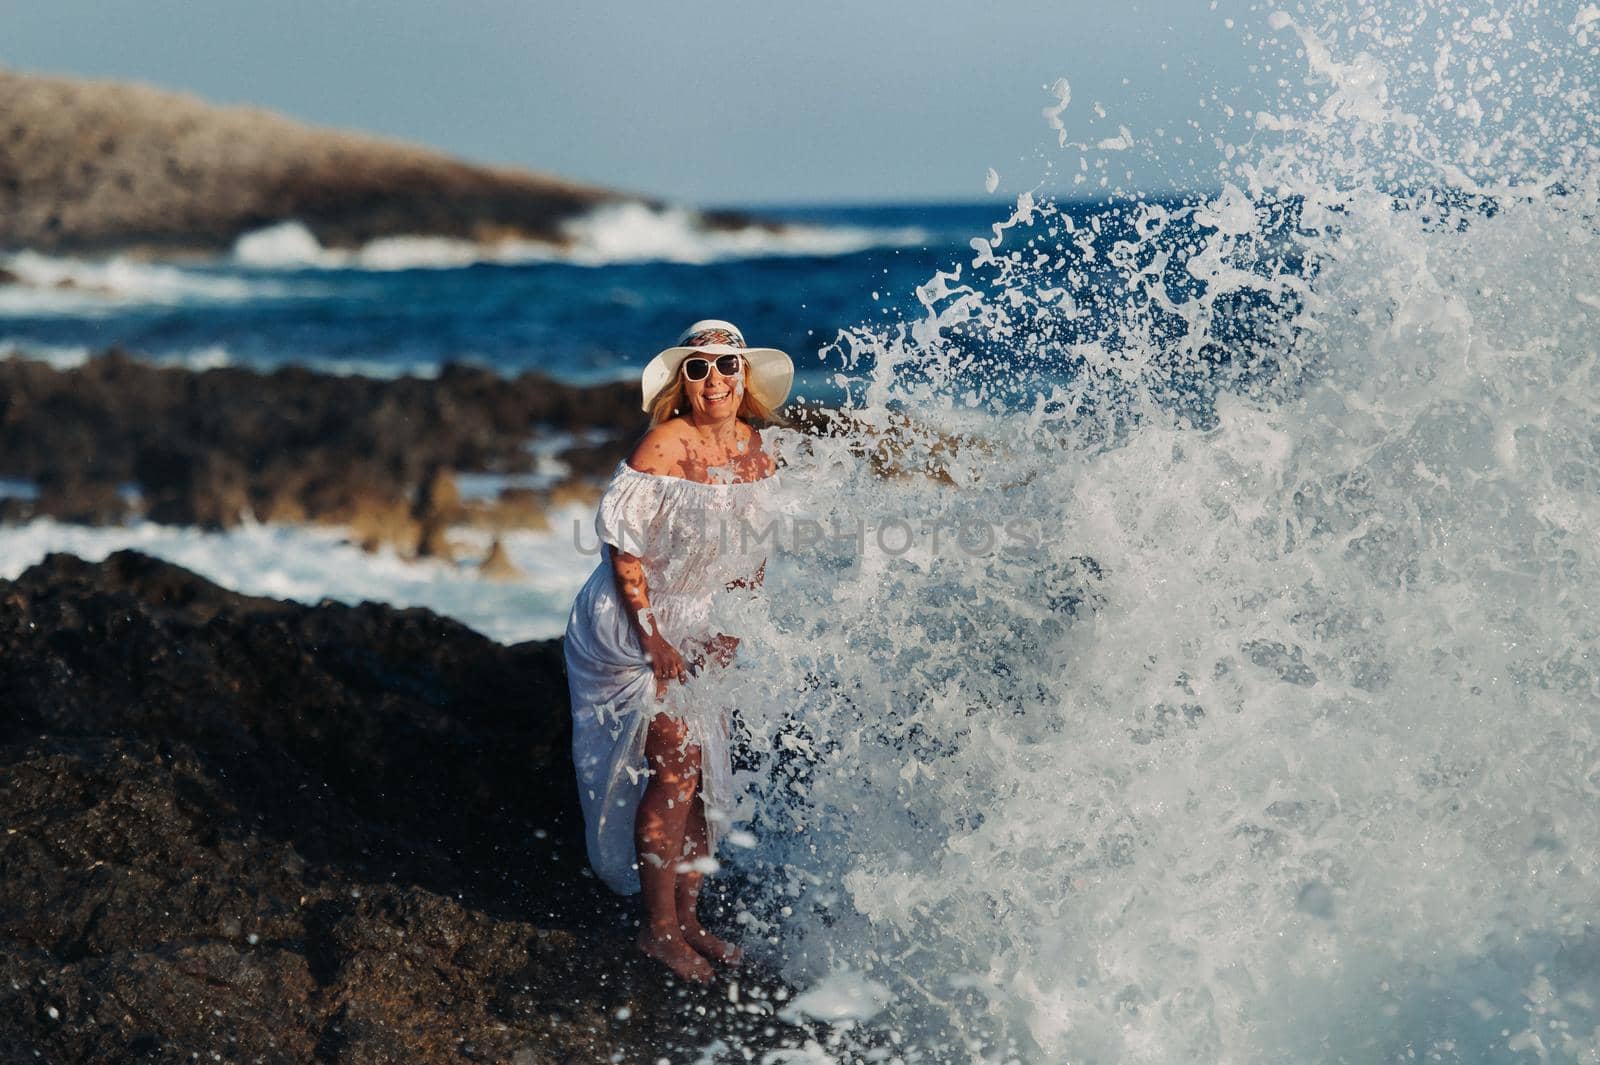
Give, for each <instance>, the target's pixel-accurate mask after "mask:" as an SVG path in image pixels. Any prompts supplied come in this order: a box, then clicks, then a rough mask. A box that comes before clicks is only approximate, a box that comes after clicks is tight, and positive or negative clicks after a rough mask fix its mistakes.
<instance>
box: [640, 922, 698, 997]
mask: <svg viewBox="0 0 1600 1065" xmlns="http://www.w3.org/2000/svg"><path fill="white" fill-rule="evenodd" d="M686 939H687V937H685V936H682V935H678V934H676V933H674V932H666V933H656V932H653V931H651V929H650V928H649V927H648V926H647V927H645V928H641V929H639V949H640V950H642V951H644V953H645V955H646V956H647V957H651V958H654V959H655V960H656V961H658V962H660V963H661V964H662V965H665V966H666V967H667V968H669V969H671V970H672V971H673V973H674V974H676V975H677V977H678V979H680V980H686V981H688V982H689V983H692V984H709V983H710V982H711V981H712V980H713V979H715V978H716V974H715V973H713V972H712V971H711V963H710V962H708V961H706V960H705V958H703V957H701V956H700V955H699V954H697V953H695V951H694V949H693V948H692V947H690V946H689V945H688V943H687V942H685V940H686Z"/></svg>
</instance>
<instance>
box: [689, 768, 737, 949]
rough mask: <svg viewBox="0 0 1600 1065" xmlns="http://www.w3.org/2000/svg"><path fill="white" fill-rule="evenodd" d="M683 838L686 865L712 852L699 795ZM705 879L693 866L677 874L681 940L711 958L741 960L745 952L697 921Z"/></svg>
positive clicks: (690, 812)
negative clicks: (701, 889) (702, 885)
mask: <svg viewBox="0 0 1600 1065" xmlns="http://www.w3.org/2000/svg"><path fill="white" fill-rule="evenodd" d="M684 838H685V846H686V847H687V848H688V853H686V854H685V855H684V857H683V860H684V862H685V864H689V863H693V862H694V860H695V859H696V858H700V857H703V856H705V855H707V854H710V853H711V848H710V845H709V843H708V842H707V841H708V838H709V837H708V834H707V832H706V804H705V801H704V800H703V799H702V798H701V797H700V796H699V795H696V796H695V797H694V802H693V803H692V804H691V806H690V810H689V820H688V823H687V824H686V825H685V826H684ZM704 879H705V874H704V873H700V872H696V871H695V870H693V869H687V868H686V869H685V870H684V871H683V872H681V873H679V874H678V925H679V926H680V927H681V928H682V929H683V938H684V942H686V943H688V944H689V945H690V946H691V947H693V948H694V949H695V950H696V951H698V952H699V953H700V954H702V955H704V956H705V957H707V958H710V959H711V960H712V961H720V962H724V963H726V964H729V965H737V964H739V962H741V961H742V960H744V951H742V950H740V949H739V948H738V947H736V946H734V945H733V944H732V943H729V942H727V941H726V940H724V939H719V938H717V937H716V936H714V935H712V934H711V933H710V932H707V931H706V930H705V926H703V925H702V924H701V923H700V914H699V912H698V906H699V903H700V884H701V881H703V880H704Z"/></svg>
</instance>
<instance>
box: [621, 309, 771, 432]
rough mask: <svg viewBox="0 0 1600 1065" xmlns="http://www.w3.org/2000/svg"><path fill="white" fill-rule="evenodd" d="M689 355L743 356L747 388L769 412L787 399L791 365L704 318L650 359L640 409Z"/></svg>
mask: <svg viewBox="0 0 1600 1065" xmlns="http://www.w3.org/2000/svg"><path fill="white" fill-rule="evenodd" d="M690 355H709V356H711V357H712V358H716V357H717V356H718V355H743V356H744V362H745V366H746V367H748V370H749V372H748V374H747V377H748V381H749V383H748V385H747V386H746V387H748V388H749V389H750V391H751V393H752V394H753V395H754V396H755V397H756V398H757V399H759V400H760V401H761V402H762V403H764V404H766V405H767V408H768V409H769V410H777V409H778V408H779V407H781V406H783V401H784V400H785V399H786V398H788V395H789V386H790V385H791V384H793V383H794V363H793V362H791V361H790V359H789V356H787V355H785V354H784V353H783V352H781V351H779V350H778V349H777V348H748V347H745V343H744V334H743V333H741V332H739V327H738V326H736V325H734V324H733V323H732V322H724V321H722V320H720V319H717V318H706V319H703V320H701V321H698V322H696V323H694V324H693V325H691V326H690V327H689V328H687V329H685V330H684V331H683V332H682V333H681V334H680V335H679V337H678V342H677V344H675V345H673V346H672V347H670V348H668V349H667V350H666V351H663V352H662V353H661V354H659V355H657V356H656V357H655V358H653V359H651V360H650V363H649V365H647V366H646V367H645V368H644V374H643V376H642V377H641V379H640V384H641V385H642V386H643V390H644V403H643V405H642V406H643V409H644V410H647V411H648V410H649V409H650V401H651V400H653V399H655V398H656V396H657V395H659V394H660V392H661V390H662V389H663V388H665V387H667V386H668V385H669V384H671V383H672V380H673V378H675V377H677V376H678V368H679V367H680V366H682V365H683V360H684V359H687V358H688V357H689V356H690Z"/></svg>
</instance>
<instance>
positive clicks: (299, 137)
mask: <svg viewBox="0 0 1600 1065" xmlns="http://www.w3.org/2000/svg"><path fill="white" fill-rule="evenodd" d="M625 199H627V198H626V197H624V196H622V195H620V194H618V193H615V192H611V191H608V190H605V189H599V188H594V187H590V186H584V185H578V184H574V183H572V182H568V181H563V180H561V179H559V178H555V177H551V176H548V175H544V174H536V173H532V172H528V171H523V170H515V169H509V168H498V167H487V166H475V165H472V164H469V163H464V162H461V161H460V160H456V159H452V158H450V157H448V156H446V155H442V154H440V153H438V152H433V151H429V150H427V149H424V148H419V147H414V146H411V145H407V144H403V143H398V142H393V141H387V140H382V139H379V138H376V137H371V136H364V135H360V134H354V133H345V132H339V131H334V130H325V129H317V128H313V127H310V126H306V125H303V124H301V123H298V122H294V121H291V120H290V119H287V118H284V117H282V116H281V115H276V114H272V113H270V112H267V111H261V110H257V109H254V108H245V107H214V106H211V105H210V104H207V103H204V102H203V101H201V100H198V99H196V98H194V97H192V96H187V95H182V94H178V93H171V92H163V91H160V90H157V89H153V88H149V87H147V86H143V85H130V84H119V83H114V82H99V81H85V80H80V79H75V78H59V77H43V76H35V75H26V74H15V73H11V72H7V71H0V248H13V249H15V248H22V247H28V248H35V249H39V250H43V251H58V252H104V251H118V250H134V251H147V252H153V253H162V252H190V251H195V252H207V251H219V250H223V249H226V248H228V247H230V246H231V245H232V243H233V241H234V240H235V238H237V237H238V236H239V235H240V234H242V233H246V232H249V231H251V230H254V229H259V228H262V227H264V226H268V225H271V224H273V223H276V222H280V221H283V220H286V219H296V220H298V221H300V222H302V223H304V224H305V225H306V226H307V227H308V228H309V229H310V230H311V231H312V232H313V233H314V234H315V235H316V236H317V238H318V239H319V240H320V241H321V242H322V243H323V244H324V245H325V246H329V247H352V246H357V245H360V244H363V243H365V242H366V241H369V240H372V239H374V238H378V237H386V236H397V235H401V234H421V235H427V236H439V237H455V238H461V239H467V240H475V241H483V242H493V241H496V240H502V239H508V238H518V239H533V240H553V241H559V240H560V239H561V224H562V222H564V221H566V220H567V219H570V218H572V217H574V216H576V215H580V214H582V213H584V212H585V211H587V210H589V209H590V208H592V207H594V206H596V205H598V204H603V203H607V202H621V201H623V200H625Z"/></svg>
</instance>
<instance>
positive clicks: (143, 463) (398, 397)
mask: <svg viewBox="0 0 1600 1065" xmlns="http://www.w3.org/2000/svg"><path fill="white" fill-rule="evenodd" d="M632 399H633V388H632V387H631V386H629V385H627V384H625V383H622V384H613V385H601V386H596V387H594V388H577V387H572V386H567V385H562V384H559V383H557V382H555V381H552V380H550V379H549V378H547V377H544V376H542V375H539V374H524V375H522V376H520V377H516V378H512V379H506V378H503V377H501V376H499V375H498V374H495V373H493V372H491V371H488V370H484V369H481V368H476V367H466V366H450V367H446V368H445V369H444V371H443V372H441V374H440V376H439V378H438V380H420V379H415V378H399V379H397V380H373V379H370V378H359V377H336V376H332V375H324V374H318V373H314V372H312V371H309V370H305V369H300V368H287V369H282V370H279V371H276V372H274V373H270V374H262V373H257V372H254V371H251V370H246V369H240V368H231V367H230V368H221V369H214V370H206V371H203V372H194V371H189V370H184V369H181V368H176V367H155V366H150V365H148V364H145V363H141V362H139V361H137V360H136V359H133V358H131V357H130V356H128V355H127V354H125V353H123V352H120V351H115V350H113V351H111V352H107V353H106V354H105V355H103V356H101V357H99V358H96V359H92V360H90V361H89V362H88V363H86V364H85V365H83V366H80V367H76V368H73V369H70V370H56V369H54V368H53V367H50V366H48V365H45V364H43V363H38V362H32V361H29V360H25V359H16V358H11V359H4V360H0V477H5V478H15V479H18V480H25V481H31V482H34V483H37V484H39V485H41V486H54V488H53V490H52V493H51V498H50V500H49V506H48V509H47V510H46V509H43V508H42V503H43V501H41V509H42V512H46V513H50V514H59V515H63V516H65V515H71V517H70V519H65V520H73V521H81V522H87V523H93V524H104V523H112V522H118V521H122V520H124V519H125V518H126V516H127V515H128V513H129V509H130V508H129V507H128V506H126V505H121V506H118V505H115V504H114V503H113V501H112V499H111V496H110V495H109V494H108V491H107V487H106V486H116V485H122V484H137V485H138V486H139V488H140V489H141V491H142V493H143V496H144V500H145V505H146V507H147V513H146V516H147V517H149V518H151V519H152V520H155V521H161V522H170V523H175V524H183V525H200V526H205V527H208V528H222V529H225V528H229V527H232V526H233V525H235V524H236V523H237V522H239V521H240V520H241V519H242V518H243V517H248V516H254V517H255V518H256V519H257V520H263V521H311V522H321V523H332V524H343V525H349V526H352V528H353V530H354V531H353V534H352V535H353V537H354V538H355V539H356V540H357V541H358V542H361V543H365V544H368V545H370V546H374V547H375V546H379V545H393V546H394V547H395V548H396V549H397V550H398V551H400V553H402V554H404V555H407V556H409V555H411V554H412V553H414V552H415V551H416V550H417V547H418V545H419V542H420V541H421V540H422V539H423V532H424V528H423V527H424V526H425V525H427V524H430V523H431V524H434V525H440V526H448V525H450V524H452V523H455V522H459V521H461V520H464V519H473V520H477V519H480V518H486V515H485V514H482V513H479V512H480V511H484V510H485V509H487V510H489V511H491V512H492V511H493V509H494V508H492V507H491V508H483V507H478V508H476V509H474V508H473V507H470V506H468V505H466V504H463V502H462V501H461V499H460V495H459V492H457V491H456V490H455V487H454V484H453V481H452V479H451V475H450V471H452V470H483V471H491V472H495V473H505V474H516V473H527V472H529V471H530V470H531V468H532V463H533V462H534V459H533V456H532V455H531V454H530V453H529V452H528V449H527V445H528V443H529V441H530V439H532V438H533V437H535V436H536V435H537V434H538V433H540V432H547V431H550V430H549V428H548V427H550V426H561V427H563V428H564V429H568V430H575V431H590V432H593V431H596V430H599V431H602V432H609V433H611V434H612V439H613V441H614V442H613V443H612V444H611V445H610V446H611V447H613V448H615V450H616V454H615V458H620V457H621V452H622V451H623V450H624V449H625V448H626V447H627V446H628V442H629V441H631V439H632V438H633V437H634V436H636V435H637V433H638V432H640V431H641V430H642V429H643V418H642V415H641V414H640V413H639V412H638V411H637V410H636V409H634V408H635V407H636V404H634V403H633V402H632ZM614 464H615V459H613V461H612V465H614ZM11 516H13V517H24V516H25V515H23V514H21V513H18V514H14V515H11ZM517 516H518V511H517V510H516V509H515V508H507V509H506V510H505V512H504V513H503V514H502V515H500V516H499V517H493V516H492V515H491V516H487V518H486V520H489V521H490V522H491V523H492V522H495V521H498V522H500V523H501V527H510V526H509V525H507V524H505V523H507V522H510V521H512V520H515V519H516V518H517ZM527 516H528V517H529V519H530V520H532V521H534V522H536V524H535V525H534V526H532V527H538V524H542V523H543V518H542V511H541V512H539V513H533V512H531V511H530V512H527ZM434 536H435V539H437V536H438V534H434Z"/></svg>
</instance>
